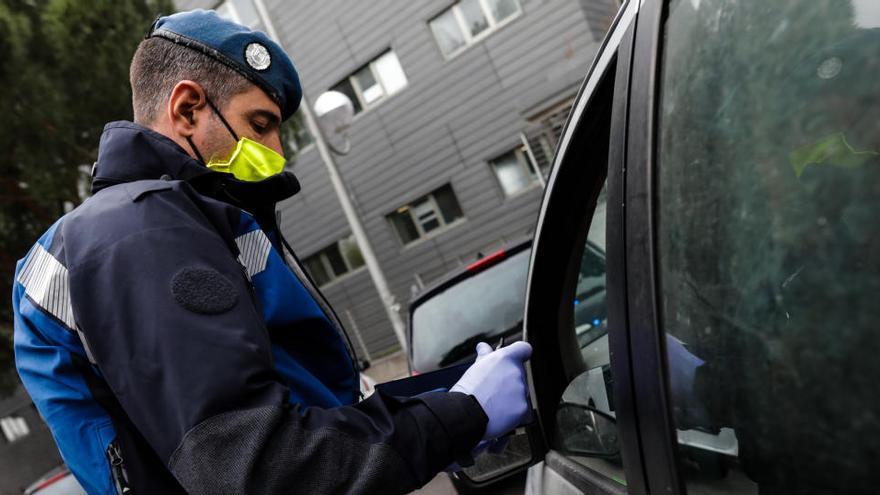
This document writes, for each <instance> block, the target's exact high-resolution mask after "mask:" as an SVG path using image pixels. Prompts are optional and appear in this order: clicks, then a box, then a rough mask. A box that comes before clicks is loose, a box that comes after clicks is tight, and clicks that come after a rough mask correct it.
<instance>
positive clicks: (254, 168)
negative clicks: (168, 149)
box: [186, 99, 286, 182]
mask: <svg viewBox="0 0 880 495" xmlns="http://www.w3.org/2000/svg"><path fill="white" fill-rule="evenodd" d="M206 100H207V102H208V106H210V107H211V110H212V111H213V112H214V114H215V115H217V117H218V118H219V119H220V122H222V123H223V125H224V126H225V127H226V130H227V131H229V134H231V135H232V139H235V148H233V149H232V151H231V152H230V153H229V156H227V157H226V158H225V159H222V160H218V159H215V158H211V160H210V161H209V162H207V163H205V159H204V158H203V157H202V154H201V153H200V152H199V149H198V148H196V145H195V143H193V141H192V138H191V137H189V136H187V138H186V140H187V141H188V142H189V146H190V147H191V148H192V149H193V152H194V153H195V154H196V156H197V157H198V158H199V161H200V162H202V163H205V166H206V167H208V168H209V169H211V170H214V171H215V172H223V173H225V174H232V175H233V176H234V177H235V178H236V179H238V180H242V181H247V182H259V181H261V180H264V179H268V178H269V177H272V176H273V175H277V174H280V173H281V172H282V171H283V170H284V164H285V163H286V160H285V159H284V157H283V156H281V155H280V154H278V153H277V152H275V151H274V150H272V149H271V148H268V147H266V146H263V145H262V144H260V143H258V142H256V141H254V140H252V139H248V138H246V137H243V138H241V139H239V137H238V135H237V134H236V133H235V131H234V130H232V126H230V125H229V122H227V121H226V119H225V118H224V117H223V114H222V113H220V110H218V109H217V107H216V106H215V105H214V103H213V102H212V101H211V100H210V99H206Z"/></svg>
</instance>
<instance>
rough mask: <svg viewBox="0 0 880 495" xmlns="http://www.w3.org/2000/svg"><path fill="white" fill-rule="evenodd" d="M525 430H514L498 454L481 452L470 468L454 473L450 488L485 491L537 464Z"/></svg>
mask: <svg viewBox="0 0 880 495" xmlns="http://www.w3.org/2000/svg"><path fill="white" fill-rule="evenodd" d="M536 426H537V425H535V427H536ZM529 428H532V426H527V427H521V428H518V429H517V430H516V431H515V432H514V433H513V434H512V435H511V437H510V440H509V441H508V443H507V446H505V447H504V449H503V450H502V451H501V452H499V453H491V452H484V453H482V454H480V455H479V456H477V457H476V458H474V465H473V466H469V467H466V468H464V469H462V470H461V471H459V472H457V473H454V474H453V475H452V477H453V484H454V485H456V488H457V489H458V490H459V492H461V491H467V490H468V489H474V488H483V487H486V485H489V484H492V483H495V482H497V481H500V480H502V479H504V478H508V477H510V476H513V475H515V474H516V473H520V472H522V471H524V470H526V469H527V468H528V467H529V466H531V465H533V464H535V462H537V461H539V460H540V459H537V458H536V457H535V455H534V453H535V452H540V449H539V448H538V447H537V446H535V445H533V443H532V442H533V435H530V434H529V433H528V431H527V430H528V429H529Z"/></svg>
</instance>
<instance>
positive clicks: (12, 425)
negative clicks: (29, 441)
mask: <svg viewBox="0 0 880 495" xmlns="http://www.w3.org/2000/svg"><path fill="white" fill-rule="evenodd" d="M0 430H2V431H3V436H4V437H5V438H6V442H7V443H11V442H14V441H16V440H19V439H21V438H22V437H26V436H28V434H30V432H31V430H30V428H28V425H27V423H26V422H25V421H24V418H22V417H21V416H7V417H5V418H0Z"/></svg>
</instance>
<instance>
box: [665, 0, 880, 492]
mask: <svg viewBox="0 0 880 495" xmlns="http://www.w3.org/2000/svg"><path fill="white" fill-rule="evenodd" d="M878 26H880V10H878V9H877V8H876V1H874V0H863V1H855V0H854V1H847V0H835V1H830V0H774V1H772V2H730V1H728V0H699V1H697V0H674V1H672V2H670V6H669V15H668V20H667V21H666V26H665V45H664V50H663V62H662V78H661V103H660V113H659V115H660V119H659V141H658V142H659V149H658V155H657V156H658V159H659V163H658V165H657V170H658V208H657V211H658V231H657V235H658V262H659V282H660V285H659V288H660V311H661V321H662V325H663V328H664V330H665V331H666V332H667V335H668V337H667V338H666V339H665V347H666V350H667V361H668V365H669V369H668V375H667V376H668V380H669V389H670V395H671V402H672V405H673V407H672V410H673V415H674V419H675V422H676V428H677V430H678V442H679V446H678V449H677V458H678V462H679V466H680V471H681V472H682V473H683V476H684V478H685V480H686V482H687V486H688V489H689V492H690V493H726V494H744V493H749V494H751V493H759V492H760V493H822V494H824V493H876V490H877V486H878V476H880V475H878V474H877V460H878V459H880V395H878V393H877V390H878V388H877V378H878V377H880V359H878V352H880V332H878V331H877V321H880V305H878V304H877V297H878V296H877V294H880V223H878V221H877V219H878V205H880V98H878V96H880V94H878V89H877V83H876V75H877V74H878V73H880V50H878V46H880V29H877V27H878Z"/></svg>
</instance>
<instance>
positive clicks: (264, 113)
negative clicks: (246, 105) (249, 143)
mask: <svg viewBox="0 0 880 495" xmlns="http://www.w3.org/2000/svg"><path fill="white" fill-rule="evenodd" d="M245 116H246V117H247V118H249V119H252V118H254V117H263V118H264V119H266V120H268V121H269V125H271V126H278V125H281V117H279V116H278V114H276V113H275V112H273V111H271V110H264V109H262V108H258V109H256V110H251V111H249V112H247V113H246V114H245Z"/></svg>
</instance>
